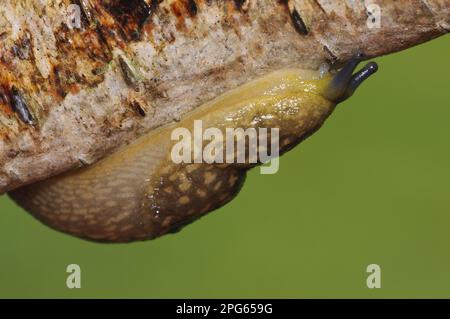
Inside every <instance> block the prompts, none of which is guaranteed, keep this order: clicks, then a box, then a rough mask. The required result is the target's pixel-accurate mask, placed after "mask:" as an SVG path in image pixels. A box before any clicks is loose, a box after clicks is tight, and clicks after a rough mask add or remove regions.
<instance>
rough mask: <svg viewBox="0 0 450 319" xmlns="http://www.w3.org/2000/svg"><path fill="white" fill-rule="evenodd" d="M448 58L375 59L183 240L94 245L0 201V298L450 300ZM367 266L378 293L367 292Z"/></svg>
mask: <svg viewBox="0 0 450 319" xmlns="http://www.w3.org/2000/svg"><path fill="white" fill-rule="evenodd" d="M449 56H450V38H449V37H444V38H440V39H437V40H435V41H432V42H430V43H427V44H424V45H421V46H418V47H415V48H413V49H410V50H407V51H404V52H401V53H397V54H395V55H390V56H387V57H383V58H379V59H377V61H378V62H379V64H380V71H379V73H378V74H377V75H376V76H374V77H373V78H372V79H370V80H369V81H368V82H367V83H365V85H363V86H362V88H361V89H360V91H359V92H358V93H357V94H356V95H355V96H354V97H353V98H352V99H350V101H348V102H346V103H344V104H343V105H341V106H340V107H339V108H338V109H337V110H336V112H335V114H334V115H333V116H332V117H331V118H330V119H329V120H328V122H327V123H326V125H325V126H324V127H323V128H322V129H321V130H320V131H319V132H318V133H317V134H315V135H314V136H313V137H311V138H310V139H309V140H307V141H306V142H304V143H303V144H302V145H301V146H300V147H298V148H297V149H295V150H294V151H292V152H290V153H289V154H286V155H285V156H283V157H282V159H281V163H280V172H279V173H278V174H276V175H265V176H263V175H260V174H259V171H258V170H254V171H253V172H251V173H250V175H249V178H248V179H247V183H246V185H245V187H244V189H243V190H242V192H241V194H240V195H239V197H238V198H237V199H236V200H235V201H233V202H232V203H231V204H229V205H228V206H226V207H224V208H222V209H220V210H218V211H216V212H214V213H212V214H210V215H208V216H207V217H205V218H203V219H201V220H200V221H198V222H196V223H194V224H192V225H191V226H189V227H187V228H185V229H184V230H183V231H182V232H181V233H179V234H177V235H171V236H166V237H163V238H161V239H158V240H156V241H153V242H143V243H137V244H127V245H102V244H94V243H90V242H85V241H82V240H79V239H75V238H72V237H69V236H66V235H63V234H60V233H57V232H55V231H53V230H51V229H49V228H47V227H45V226H43V225H41V224H40V223H38V222H37V221H35V220H34V219H33V218H32V217H30V216H29V215H28V214H27V213H25V212H24V211H22V210H21V209H19V208H18V207H16V206H15V205H14V204H13V203H12V202H11V201H10V200H9V199H8V198H7V197H5V196H3V197H0V252H1V253H0V297H3V298H9V297H59V298H72V297H87V298H91V297H101V298H106V297H120V298H128V297H136V298H210V297H212V298H217V297H220V298H221V297H224V298H227V297H234V298H240V297H255V298H259V297H263V298H271V297H275V298H278V297H287V298H304V297H311V298H314V297H325V298H328V297H333V298H334V297H344V298H346V297H363V298H382V297H450V125H449V119H450V96H449V93H450V86H449V80H450V78H449V71H450V59H449ZM72 263H76V264H79V265H80V266H81V269H82V288H81V289H78V290H69V289H68V288H67V287H66V277H67V273H66V266H67V265H68V264H72ZM372 263H375V264H379V265H380V266H381V269H382V275H381V279H382V288H381V289H374V290H371V289H368V288H367V286H366V277H367V275H368V274H367V273H366V267H367V265H369V264H372Z"/></svg>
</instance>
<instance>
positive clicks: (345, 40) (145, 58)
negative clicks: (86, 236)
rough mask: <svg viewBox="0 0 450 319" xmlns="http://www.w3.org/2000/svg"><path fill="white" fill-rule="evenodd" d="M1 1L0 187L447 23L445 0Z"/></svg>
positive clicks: (421, 37) (424, 37)
mask: <svg viewBox="0 0 450 319" xmlns="http://www.w3.org/2000/svg"><path fill="white" fill-rule="evenodd" d="M0 4H1V6H0V193H3V192H6V191H9V190H12V189H15V188H17V187H20V186H22V185H25V184H29V183H32V182H35V181H38V180H42V179H45V178H48V177H49V176H52V175H56V174H59V173H61V172H63V171H66V170H69V169H73V168H76V167H79V166H82V165H89V164H91V163H93V162H95V161H97V160H99V159H100V158H102V157H104V156H106V155H108V154H110V153H111V152H112V151H114V149H116V148H117V147H120V146H122V145H124V144H127V143H129V142H130V141H132V140H134V139H136V138H137V137H138V136H140V135H142V134H144V133H146V132H148V131H150V130H152V129H154V128H155V127H157V126H160V125H162V124H165V123H168V122H170V121H174V120H177V119H179V118H180V117H181V116H182V115H183V114H184V113H186V112H188V111H189V110H192V109H193V108H195V107H196V106H198V105H200V104H202V103H204V102H206V101H208V100H210V99H212V98H214V97H216V96H217V95H219V94H221V93H223V92H225V91H227V90H230V89H232V88H235V87H237V86H239V85H241V84H243V83H244V82H247V81H249V80H251V79H253V78H255V77H257V76H259V75H262V74H265V73H268V72H270V71H273V70H276V69H280V68H285V67H299V68H309V69H317V68H320V67H321V66H324V65H327V64H333V63H336V64H339V63H342V62H345V61H346V60H347V59H348V58H349V57H351V56H352V55H354V54H355V52H357V51H359V50H363V51H364V52H365V53H366V54H367V55H368V56H370V57H374V56H379V55H383V54H387V53H391V52H395V51H399V50H402V49H405V48H408V47H411V46H414V45H417V44H419V43H422V42H425V41H428V40H431V39H433V38H435V37H438V36H441V35H443V34H445V33H448V32H449V30H450V0H396V1H393V0H391V1H389V0H370V1H369V0H367V1H363V0H345V1H343V0H339V1H338V0H336V1H334V0H293V1H287V0H281V1H280V0H222V1H218V0H162V1H161V0H159V1H158V0H127V1H125V0H104V1H97V0H77V1H69V0H0ZM77 8H79V9H80V10H79V12H80V13H81V20H80V22H81V24H80V25H77V24H76V23H73V22H76V16H77V15H76V13H77ZM377 8H379V9H380V11H379V12H380V13H381V15H380V16H379V17H378V16H377V10H378V9H377ZM69 17H74V18H75V20H74V21H71V19H70V18H69ZM378 18H380V20H377V19H378ZM373 19H375V20H373ZM378 21H379V22H380V25H379V26H378V25H377V24H378V23H377V22H378Z"/></svg>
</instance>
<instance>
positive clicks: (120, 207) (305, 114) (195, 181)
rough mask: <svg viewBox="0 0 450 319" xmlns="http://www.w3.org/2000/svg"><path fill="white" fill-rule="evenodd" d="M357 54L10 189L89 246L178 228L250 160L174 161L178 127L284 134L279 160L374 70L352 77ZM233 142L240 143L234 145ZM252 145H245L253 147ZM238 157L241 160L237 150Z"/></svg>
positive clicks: (273, 77) (240, 94)
mask: <svg viewBox="0 0 450 319" xmlns="http://www.w3.org/2000/svg"><path fill="white" fill-rule="evenodd" d="M360 61H361V56H360V55H358V56H356V57H355V58H353V59H352V60H351V61H349V62H348V63H347V65H345V66H344V67H343V68H342V70H341V71H339V72H338V73H336V74H334V75H333V74H326V75H321V74H320V73H319V71H312V70H300V69H286V70H280V71H277V72H274V73H271V74H269V75H266V76H264V77H262V78H259V79H256V80H254V81H251V82H249V83H247V84H245V85H243V86H241V87H239V88H237V89H235V90H232V91H229V92H227V93H225V94H223V95H222V96H220V97H218V98H216V99H214V100H212V101H210V102H208V103H206V104H204V105H202V106H200V107H198V108H196V109H195V110H194V111H192V112H191V113H188V114H186V115H185V116H184V118H182V119H181V120H180V121H179V122H177V123H172V124H169V125H165V126H162V127H160V128H158V129H156V130H154V131H152V132H150V133H148V134H147V135H145V136H142V137H141V138H139V139H138V140H136V141H135V142H133V143H132V144H131V145H129V146H127V147H124V148H122V149H120V150H119V151H117V152H116V153H114V154H112V155H111V156H109V157H107V158H105V159H103V160H102V161H100V162H98V163H96V164H94V165H92V166H89V167H86V168H83V169H81V170H77V171H72V172H68V173H66V174H63V175H61V176H56V177H54V178H51V179H48V180H44V181H42V182H38V183H36V184H33V185H29V186H26V187H23V188H21V189H18V190H16V191H13V192H11V193H10V196H11V197H12V198H13V199H14V200H15V201H16V202H17V203H19V204H20V205H21V206H22V207H24V208H25V209H26V210H28V211H29V212H30V213H32V214H33V215H34V216H35V217H36V218H38V219H39V220H41V221H42V222H44V223H45V224H47V225H49V226H51V227H53V228H54V229H57V230H59V231H63V232H65V233H69V234H72V235H75V236H79V237H82V238H85V239H89V240H95V241H102V242H130V241H134V240H145V239H153V238H156V237H159V236H161V235H164V234H166V233H170V232H174V231H177V230H179V229H180V228H181V227H182V226H184V225H186V224H188V223H190V222H192V221H194V220H195V219H198V218H199V217H201V216H203V215H205V214H206V213H208V212H210V211H213V210H215V209H217V208H218V207H220V206H222V205H224V204H226V203H227V202H229V201H230V200H232V199H233V198H234V197H235V196H236V195H237V193H238V192H239V189H240V188H241V186H242V184H243V182H244V179H245V176H246V171H247V170H248V169H250V168H251V167H253V166H255V165H256V164H252V163H250V161H249V160H248V159H247V160H246V162H245V163H211V164H207V163H204V162H203V163H176V162H175V161H174V160H173V154H172V153H173V149H174V146H175V145H176V143H177V141H176V140H174V139H173V132H174V131H175V130H176V129H177V128H184V129H187V130H188V131H193V130H194V122H195V121H199V120H201V121H202V125H203V129H207V128H215V129H218V130H220V131H222V132H224V134H223V135H224V136H225V135H226V133H225V131H226V129H227V128H243V129H248V128H278V129H279V145H280V154H282V153H283V152H286V151H287V150H289V149H291V148H292V147H294V146H295V145H297V144H298V143H300V142H301V141H302V140H303V139H305V138H306V137H308V136H309V135H311V134H312V133H314V132H315V131H316V130H317V129H319V128H320V126H321V125H322V124H323V122H324V121H325V119H326V118H327V117H328V116H329V115H330V114H331V113H332V111H333V110H334V108H335V105H336V104H337V103H339V102H341V101H343V100H345V99H346V98H348V97H349V96H351V95H352V94H353V92H354V91H355V89H356V88H357V87H358V86H359V85H360V84H361V83H362V82H363V81H364V80H365V79H366V78H368V77H369V76H370V75H371V74H373V73H374V72H376V70H377V65H376V64H375V63H373V62H371V63H369V64H367V65H366V66H365V67H364V68H363V69H362V70H360V71H359V72H357V73H356V74H353V72H354V70H355V68H356V67H357V65H358V63H359V62H360ZM233 142H234V141H233ZM247 146H248V145H247ZM233 156H236V154H233Z"/></svg>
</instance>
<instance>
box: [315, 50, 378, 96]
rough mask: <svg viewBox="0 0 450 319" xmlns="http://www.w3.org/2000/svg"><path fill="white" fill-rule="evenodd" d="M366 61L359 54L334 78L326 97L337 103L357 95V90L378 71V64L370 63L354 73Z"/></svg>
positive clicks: (327, 89) (326, 91)
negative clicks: (354, 94)
mask: <svg viewBox="0 0 450 319" xmlns="http://www.w3.org/2000/svg"><path fill="white" fill-rule="evenodd" d="M363 59H364V54H362V53H358V54H357V55H356V56H354V57H353V58H352V59H350V61H349V62H348V63H347V64H346V65H345V66H344V67H343V68H342V69H341V70H340V71H339V72H338V73H337V74H336V75H335V76H334V77H333V79H332V80H331V82H330V84H329V85H328V86H327V88H326V89H325V92H324V96H325V97H326V98H327V99H328V100H330V101H334V102H336V103H340V102H343V101H345V100H346V99H348V98H349V97H351V96H352V95H353V93H355V91H356V89H357V88H358V87H359V86H360V85H361V83H363V82H364V81H365V80H366V79H368V78H369V77H370V76H371V75H372V74H374V73H376V72H377V71H378V64H377V63H376V62H369V63H368V64H366V65H365V66H364V67H363V68H362V69H361V70H359V71H358V72H356V73H354V71H355V70H356V67H357V66H358V65H359V63H361V61H362V60H363Z"/></svg>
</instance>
